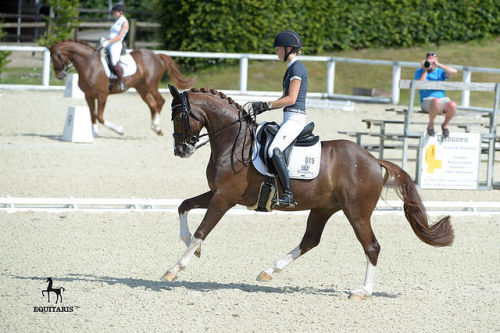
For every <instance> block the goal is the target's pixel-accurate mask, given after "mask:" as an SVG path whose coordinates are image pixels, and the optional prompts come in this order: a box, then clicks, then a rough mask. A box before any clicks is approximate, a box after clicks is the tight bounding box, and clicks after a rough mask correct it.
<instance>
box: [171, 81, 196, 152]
mask: <svg viewBox="0 0 500 333" xmlns="http://www.w3.org/2000/svg"><path fill="white" fill-rule="evenodd" d="M168 87H169V89H170V93H171V94H172V97H173V100H172V121H173V122H174V133H173V134H172V135H173V136H174V154H175V156H180V157H189V156H191V154H193V153H194V151H195V145H196V143H197V142H198V140H199V134H200V131H201V129H202V128H203V126H204V122H203V120H202V116H201V109H199V108H198V107H196V106H193V108H191V105H190V103H189V99H188V92H187V91H186V92H183V93H180V92H179V91H178V90H177V88H175V87H174V86H172V85H168Z"/></svg>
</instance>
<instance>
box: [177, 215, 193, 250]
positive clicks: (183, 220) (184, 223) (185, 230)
mask: <svg viewBox="0 0 500 333" xmlns="http://www.w3.org/2000/svg"><path fill="white" fill-rule="evenodd" d="M187 217H188V213H187V212H184V213H182V214H181V215H179V223H180V236H181V239H182V240H183V241H184V243H185V244H186V246H189V242H190V241H191V233H190V232H189V226H188V218H187Z"/></svg>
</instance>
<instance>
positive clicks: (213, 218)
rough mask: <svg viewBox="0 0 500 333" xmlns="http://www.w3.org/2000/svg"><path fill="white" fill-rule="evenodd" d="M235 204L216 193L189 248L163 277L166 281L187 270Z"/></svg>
mask: <svg viewBox="0 0 500 333" xmlns="http://www.w3.org/2000/svg"><path fill="white" fill-rule="evenodd" d="M234 205H235V204H234V203H230V202H229V201H228V200H227V199H226V198H225V196H224V195H221V194H216V193H214V194H213V196H212V198H211V200H210V202H209V204H208V209H207V212H206V214H205V216H204V217H203V220H202V221H201V223H200V225H199V226H198V229H197V230H196V232H195V233H194V236H193V237H192V238H191V240H190V242H189V245H188V248H187V249H186V251H185V252H184V254H183V255H182V257H181V258H180V259H179V261H178V262H177V263H176V264H175V265H174V266H172V267H171V268H170V269H169V270H168V271H167V272H166V273H165V274H164V275H163V277H162V279H164V280H168V281H173V280H174V279H175V278H176V277H177V274H178V273H179V272H180V271H182V270H183V269H185V268H186V267H187V265H188V264H189V262H190V261H191V258H192V257H193V255H194V253H195V251H196V249H197V248H198V247H199V246H200V245H201V243H202V242H203V241H204V240H205V238H206V237H207V236H208V234H209V233H210V231H212V229H213V228H214V227H215V226H216V225H217V223H218V222H219V221H220V219H221V218H222V216H224V214H225V213H226V212H227V211H228V210H229V209H230V208H231V207H233V206H234Z"/></svg>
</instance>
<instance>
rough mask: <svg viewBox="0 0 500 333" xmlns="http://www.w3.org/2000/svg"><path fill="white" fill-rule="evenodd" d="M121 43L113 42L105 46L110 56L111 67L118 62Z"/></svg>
mask: <svg viewBox="0 0 500 333" xmlns="http://www.w3.org/2000/svg"><path fill="white" fill-rule="evenodd" d="M122 45H123V44H122V42H121V41H118V42H114V43H111V44H109V45H108V46H106V50H108V52H109V54H110V55H111V62H112V64H113V66H115V65H116V64H117V63H118V61H119V60H120V55H121V53H122Z"/></svg>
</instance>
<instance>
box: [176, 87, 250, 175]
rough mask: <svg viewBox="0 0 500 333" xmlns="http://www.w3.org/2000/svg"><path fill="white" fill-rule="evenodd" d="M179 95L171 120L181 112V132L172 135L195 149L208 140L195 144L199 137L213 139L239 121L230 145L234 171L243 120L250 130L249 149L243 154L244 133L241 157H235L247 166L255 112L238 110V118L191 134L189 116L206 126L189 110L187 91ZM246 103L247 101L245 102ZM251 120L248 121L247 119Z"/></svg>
mask: <svg viewBox="0 0 500 333" xmlns="http://www.w3.org/2000/svg"><path fill="white" fill-rule="evenodd" d="M180 97H181V103H180V104H175V105H173V106H172V120H173V119H174V117H175V116H176V115H177V114H179V113H182V122H183V133H175V132H174V133H173V134H172V136H173V137H174V138H175V137H180V138H181V139H183V140H184V142H185V143H187V144H189V145H191V146H192V147H193V149H194V150H195V151H196V150H197V149H199V148H201V147H203V146H204V145H206V144H207V143H208V142H209V141H210V140H206V141H205V142H203V143H201V144H199V145H196V143H197V142H198V141H199V140H200V138H203V137H205V136H208V137H209V138H210V136H212V138H213V139H215V138H216V137H217V136H219V135H220V134H222V132H223V131H225V130H226V129H228V128H229V127H231V126H233V125H235V124H237V123H239V124H240V126H239V128H238V133H237V134H236V137H235V139H234V141H233V145H232V147H231V167H232V169H233V171H234V172H237V171H236V170H235V167H234V156H235V152H236V146H237V143H238V138H239V137H240V134H241V129H242V126H243V125H242V123H243V121H246V122H247V124H249V126H248V127H247V129H246V131H250V149H249V151H248V155H247V156H245V151H244V147H245V146H246V144H247V135H244V136H243V137H244V140H243V149H242V151H241V159H239V158H236V159H237V160H238V161H239V162H241V163H242V164H243V165H244V166H248V165H249V164H250V162H252V145H253V142H254V141H255V114H252V112H246V111H245V110H238V119H236V120H234V121H232V122H230V123H229V124H227V125H225V126H223V127H221V128H219V129H216V130H213V131H208V132H207V133H204V134H201V135H195V134H193V130H192V128H191V123H190V122H189V118H193V119H195V120H196V121H198V122H200V123H201V124H202V125H203V126H204V127H205V128H207V130H208V127H207V126H206V124H205V122H203V121H202V120H201V119H200V118H199V117H198V116H196V115H195V114H194V113H192V112H191V108H190V107H189V97H188V92H187V91H184V92H183V93H182V94H180ZM247 104H248V103H247ZM249 119H250V120H251V121H248V120H249Z"/></svg>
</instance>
